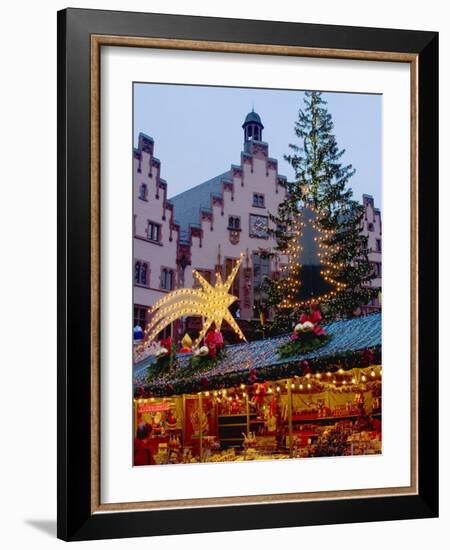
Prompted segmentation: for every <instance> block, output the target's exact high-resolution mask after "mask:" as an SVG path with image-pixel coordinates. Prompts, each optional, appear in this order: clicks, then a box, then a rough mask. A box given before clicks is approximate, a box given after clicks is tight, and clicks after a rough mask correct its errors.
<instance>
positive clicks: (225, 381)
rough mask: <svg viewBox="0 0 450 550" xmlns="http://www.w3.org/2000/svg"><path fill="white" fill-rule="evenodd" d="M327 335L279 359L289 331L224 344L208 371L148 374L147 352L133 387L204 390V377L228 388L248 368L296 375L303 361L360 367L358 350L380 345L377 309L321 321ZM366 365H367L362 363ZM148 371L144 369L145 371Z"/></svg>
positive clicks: (273, 376) (265, 376)
mask: <svg viewBox="0 0 450 550" xmlns="http://www.w3.org/2000/svg"><path fill="white" fill-rule="evenodd" d="M324 328H325V330H326V332H327V334H329V335H331V336H332V338H331V339H330V340H329V341H328V342H327V343H326V344H325V345H324V346H322V347H321V348H318V349H316V350H314V351H311V352H309V353H305V354H301V355H297V356H293V357H288V358H281V357H280V355H279V353H278V351H277V350H278V347H279V346H280V345H281V344H283V343H285V342H286V341H287V340H288V339H289V338H290V335H285V336H278V337H274V338H267V339H265V340H258V341H255V342H249V343H244V344H236V345H233V346H227V347H226V356H225V357H224V358H223V359H221V360H220V361H218V362H217V363H216V364H215V365H214V366H212V367H211V368H210V369H208V370H203V371H202V372H200V373H198V374H196V375H193V376H190V377H189V378H182V377H180V376H177V374H176V371H175V373H173V374H171V375H170V376H168V375H165V376H161V375H159V374H156V373H155V375H153V376H152V373H151V371H152V369H151V367H152V365H153V364H154V363H155V359H154V357H147V358H146V359H144V360H143V361H141V362H140V363H137V364H136V365H135V367H134V383H135V389H136V388H139V387H141V388H144V389H145V391H148V392H149V393H156V394H159V395H162V394H164V392H165V391H166V388H167V386H168V384H170V386H171V391H173V393H190V392H192V391H199V390H200V389H204V388H203V385H204V379H207V381H208V388H220V387H226V386H227V385H228V387H230V386H232V385H235V384H239V383H241V382H243V381H244V383H245V382H247V383H248V375H249V373H250V371H252V372H253V373H254V374H255V375H256V376H257V379H258V380H259V381H263V380H279V379H281V378H287V377H290V376H294V375H298V374H300V371H299V364H300V363H301V362H302V361H308V364H309V365H310V366H311V368H312V369H313V371H317V370H323V369H324V368H325V369H327V370H328V369H329V368H331V367H336V365H338V366H339V368H341V367H342V368H343V369H344V370H346V369H350V368H355V367H358V366H363V365H362V364H361V363H362V362H361V353H362V352H364V351H365V350H367V349H373V350H378V351H377V353H378V357H377V359H379V358H380V357H379V354H380V349H381V313H373V314H371V315H368V316H366V317H357V318H354V319H347V320H339V321H333V322H331V323H328V324H327V325H324ZM189 360H190V354H182V355H179V356H178V362H179V365H178V367H177V369H182V368H183V367H185V366H186V365H187V364H188V363H189ZM365 366H367V365H365ZM149 373H150V374H149Z"/></svg>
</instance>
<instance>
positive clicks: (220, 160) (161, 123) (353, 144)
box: [134, 83, 382, 208]
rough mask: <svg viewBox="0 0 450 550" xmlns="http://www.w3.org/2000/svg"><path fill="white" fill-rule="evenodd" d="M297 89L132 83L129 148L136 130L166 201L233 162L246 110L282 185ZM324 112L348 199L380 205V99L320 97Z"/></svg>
mask: <svg viewBox="0 0 450 550" xmlns="http://www.w3.org/2000/svg"><path fill="white" fill-rule="evenodd" d="M303 96H304V94H303V93H302V92H301V91H292V90H266V89H253V88H225V87H211V86H187V85H186V86H185V85H173V84H146V83H138V84H135V85H134V145H135V146H136V145H137V140H138V134H139V132H143V133H145V134H147V135H149V136H151V137H152V138H153V139H154V141H155V156H156V157H157V158H159V159H160V160H161V177H162V178H164V179H165V180H167V183H168V196H169V197H172V196H174V195H176V194H178V193H181V192H182V191H185V190H186V189H189V188H190V187H193V186H195V185H198V184H199V183H202V182H203V181H206V180H208V179H210V178H212V177H214V176H216V175H218V174H221V173H223V172H225V171H227V170H229V168H230V165H231V164H239V163H240V152H241V150H242V148H243V140H244V137H243V136H244V134H243V130H242V123H243V122H244V119H245V116H246V114H247V113H248V112H249V111H251V110H252V107H253V106H254V109H255V111H256V112H257V113H258V114H259V115H260V117H261V120H262V123H263V125H264V130H263V141H265V142H267V143H268V144H269V155H270V156H271V157H273V158H276V159H277V160H278V171H279V173H280V174H283V175H285V176H286V177H287V178H288V179H289V180H291V179H292V178H293V175H294V174H293V170H292V168H291V166H290V165H289V164H288V163H287V162H286V161H285V160H284V158H283V155H284V154H285V153H288V152H289V148H288V145H289V143H293V142H295V140H296V136H295V134H294V122H295V120H296V119H297V113H298V110H299V108H302V106H303ZM323 98H324V99H325V100H326V101H327V102H328V110H329V112H330V113H331V114H332V117H333V121H334V125H335V129H334V131H335V135H336V138H337V141H338V145H339V147H340V149H345V150H346V153H345V154H344V156H343V157H342V162H344V163H346V164H352V165H353V167H354V168H356V174H355V175H354V176H353V178H352V179H351V181H350V187H351V188H352V189H353V192H354V198H355V199H357V200H358V201H360V202H361V199H362V195H363V193H367V194H370V195H373V197H374V199H375V206H376V207H380V208H381V105H382V99H381V96H380V95H369V94H352V93H324V94H323Z"/></svg>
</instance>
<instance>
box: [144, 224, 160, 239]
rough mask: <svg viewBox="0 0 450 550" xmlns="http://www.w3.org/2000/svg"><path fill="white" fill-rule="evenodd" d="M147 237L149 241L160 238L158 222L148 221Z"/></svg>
mask: <svg viewBox="0 0 450 550" xmlns="http://www.w3.org/2000/svg"><path fill="white" fill-rule="evenodd" d="M147 237H148V240H149V241H154V242H157V243H158V242H159V241H160V240H161V226H160V225H159V223H155V222H148V228H147Z"/></svg>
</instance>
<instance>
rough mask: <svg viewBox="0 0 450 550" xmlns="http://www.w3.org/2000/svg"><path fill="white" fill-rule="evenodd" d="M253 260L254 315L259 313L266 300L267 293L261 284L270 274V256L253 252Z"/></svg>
mask: <svg viewBox="0 0 450 550" xmlns="http://www.w3.org/2000/svg"><path fill="white" fill-rule="evenodd" d="M252 262H253V308H254V312H255V315H259V312H261V309H262V308H263V307H264V304H265V303H266V301H267V294H266V292H264V289H263V285H264V283H265V281H266V278H267V277H269V275H270V258H269V257H268V256H265V255H262V254H257V253H254V254H253V256H252Z"/></svg>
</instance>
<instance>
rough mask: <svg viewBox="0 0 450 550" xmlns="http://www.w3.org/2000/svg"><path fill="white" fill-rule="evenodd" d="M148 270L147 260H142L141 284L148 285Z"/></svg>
mask: <svg viewBox="0 0 450 550" xmlns="http://www.w3.org/2000/svg"><path fill="white" fill-rule="evenodd" d="M147 271H148V265H147V264H146V263H145V262H142V265H141V285H145V286H147Z"/></svg>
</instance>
